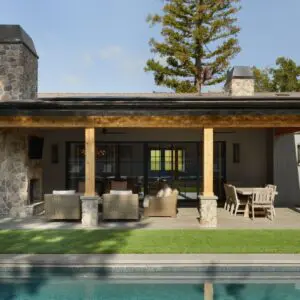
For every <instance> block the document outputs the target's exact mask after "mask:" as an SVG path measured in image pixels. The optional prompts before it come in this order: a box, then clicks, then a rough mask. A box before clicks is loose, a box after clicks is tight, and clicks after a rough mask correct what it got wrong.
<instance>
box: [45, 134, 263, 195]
mask: <svg viewBox="0 0 300 300" xmlns="http://www.w3.org/2000/svg"><path fill="white" fill-rule="evenodd" d="M111 131H113V129H111ZM116 131H124V132H126V134H120V135H117V134H114V135H109V134H108V135H103V134H102V132H101V130H100V129H99V130H96V140H97V141H102V142H103V141H110V142H113V141H131V142H134V141H141V142H144V141H162V142H167V141H170V142H171V141H172V142H179V141H183V140H184V141H190V142H200V141H201V140H202V131H201V130H197V129H195V130H194V129H172V130H167V129H165V130H163V129H159V130H158V129H144V130H142V129H127V130H126V129H116ZM218 131H220V133H216V134H215V137H214V139H215V141H225V142H226V165H227V174H226V176H227V181H228V182H232V183H234V184H236V185H240V186H261V185H264V184H266V183H267V180H266V174H267V170H266V134H267V131H266V130H262V129H253V130H246V129H245V130H225V129H224V130H218ZM43 135H44V136H45V143H44V158H43V170H44V181H43V182H44V191H45V192H51V191H52V190H53V189H64V188H65V186H66V182H65V180H66V178H65V177H66V157H65V156H66V141H84V130H83V129H74V130H53V131H51V130H49V131H46V132H44V133H43ZM53 143H57V144H58V145H59V163H58V164H52V163H51V153H50V152H51V144H53ZM232 143H240V144H241V162H240V163H237V164H235V163H233V162H232ZM141 151H142V149H136V152H135V154H136V155H137V154H138V153H141Z"/></svg>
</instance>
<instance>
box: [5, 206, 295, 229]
mask: <svg viewBox="0 0 300 300" xmlns="http://www.w3.org/2000/svg"><path fill="white" fill-rule="evenodd" d="M99 219H100V222H99V224H98V226H96V227H89V228H98V229H108V228H116V229H118V228H119V229H121V228H125V229H126V228H133V229H143V230H147V229H201V228H205V227H202V226H201V225H200V224H199V213H198V210H197V209H196V208H179V209H178V215H177V218H141V220H140V221H139V222H135V221H132V222H101V215H100V216H99ZM82 228H87V227H86V226H84V225H82V224H81V222H80V221H78V222H67V221H65V222H61V221H50V222H49V221H47V220H46V219H45V218H44V217H43V216H39V217H28V218H10V217H1V218H0V229H82ZM217 228H218V229H300V208H276V217H275V219H274V220H273V221H271V220H269V219H267V218H265V217H256V218H255V220H254V221H253V220H252V219H249V218H244V217H243V215H238V216H233V215H231V214H230V213H229V212H228V211H225V210H224V209H223V208H218V226H217ZM208 230H213V229H208Z"/></svg>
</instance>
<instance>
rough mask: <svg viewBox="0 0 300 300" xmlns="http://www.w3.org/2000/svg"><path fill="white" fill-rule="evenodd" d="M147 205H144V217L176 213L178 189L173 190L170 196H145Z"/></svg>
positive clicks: (174, 215) (168, 215) (167, 215)
mask: <svg viewBox="0 0 300 300" xmlns="http://www.w3.org/2000/svg"><path fill="white" fill-rule="evenodd" d="M147 197H149V198H148V206H147V207H144V216H145V217H172V218H176V215H177V198H178V191H176V190H174V191H173V192H172V194H171V195H170V196H163V197H157V196H147Z"/></svg>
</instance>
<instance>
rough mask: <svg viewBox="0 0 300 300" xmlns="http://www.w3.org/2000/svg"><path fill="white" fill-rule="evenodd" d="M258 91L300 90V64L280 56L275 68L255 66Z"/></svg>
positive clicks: (254, 71) (256, 89)
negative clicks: (258, 67)
mask: <svg viewBox="0 0 300 300" xmlns="http://www.w3.org/2000/svg"><path fill="white" fill-rule="evenodd" d="M253 73H254V78H255V91H256V92H300V66H298V65H297V64H296V62H294V61H293V60H292V59H290V58H286V57H278V58H277V59H276V67H275V68H267V69H257V68H253Z"/></svg>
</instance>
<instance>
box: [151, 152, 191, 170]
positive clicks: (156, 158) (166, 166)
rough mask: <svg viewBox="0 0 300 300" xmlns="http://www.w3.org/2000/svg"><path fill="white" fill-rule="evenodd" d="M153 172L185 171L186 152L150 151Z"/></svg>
mask: <svg viewBox="0 0 300 300" xmlns="http://www.w3.org/2000/svg"><path fill="white" fill-rule="evenodd" d="M150 165H151V171H179V172H184V171H185V151H184V150H182V149H176V150H173V149H164V150H160V149H153V150H151V151H150Z"/></svg>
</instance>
